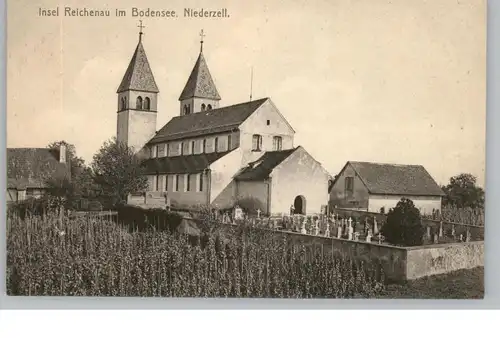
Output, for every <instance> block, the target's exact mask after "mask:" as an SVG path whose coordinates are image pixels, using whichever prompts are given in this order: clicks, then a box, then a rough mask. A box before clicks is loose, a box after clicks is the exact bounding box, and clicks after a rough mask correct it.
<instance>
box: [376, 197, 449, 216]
mask: <svg viewBox="0 0 500 338" xmlns="http://www.w3.org/2000/svg"><path fill="white" fill-rule="evenodd" d="M403 197H406V198H407V199H409V200H412V201H413V203H414V204H415V207H416V208H417V209H419V210H420V213H421V214H425V215H430V214H432V211H433V210H439V211H441V197H440V196H404V195H370V196H369V199H368V211H370V212H380V209H381V208H382V207H383V208H384V209H385V211H386V212H388V211H389V209H391V208H394V207H395V206H396V205H397V204H398V202H399V201H401V199H402V198H403Z"/></svg>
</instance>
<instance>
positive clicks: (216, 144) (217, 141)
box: [214, 137, 219, 152]
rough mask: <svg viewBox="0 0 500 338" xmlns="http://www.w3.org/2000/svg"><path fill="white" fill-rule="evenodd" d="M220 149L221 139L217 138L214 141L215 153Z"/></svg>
mask: <svg viewBox="0 0 500 338" xmlns="http://www.w3.org/2000/svg"><path fill="white" fill-rule="evenodd" d="M218 148H219V138H218V137H216V138H215V140H214V151H215V152H217V150H218Z"/></svg>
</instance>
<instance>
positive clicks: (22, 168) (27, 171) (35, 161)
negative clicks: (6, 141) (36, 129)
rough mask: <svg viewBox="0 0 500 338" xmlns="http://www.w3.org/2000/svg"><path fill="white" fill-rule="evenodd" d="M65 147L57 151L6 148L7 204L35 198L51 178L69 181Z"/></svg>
mask: <svg viewBox="0 0 500 338" xmlns="http://www.w3.org/2000/svg"><path fill="white" fill-rule="evenodd" d="M66 155H67V154H66V146H65V145H61V148H60V149H48V148H7V203H11V202H17V201H22V200H25V199H28V198H39V197H41V196H43V195H44V194H45V192H46V190H47V180H48V179H50V178H52V177H65V176H66V177H68V178H69V177H70V166H69V165H68V164H67V163H66V157H67V156H66Z"/></svg>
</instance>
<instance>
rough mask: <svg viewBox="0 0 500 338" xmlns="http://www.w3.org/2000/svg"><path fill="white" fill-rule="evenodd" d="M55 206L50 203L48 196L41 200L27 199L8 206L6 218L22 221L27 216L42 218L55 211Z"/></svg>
mask: <svg viewBox="0 0 500 338" xmlns="http://www.w3.org/2000/svg"><path fill="white" fill-rule="evenodd" d="M56 210H57V206H56V205H55V204H54V203H51V200H50V198H49V197H48V196H44V197H41V198H28V199H26V200H23V201H18V202H14V203H11V204H9V206H8V209H7V216H8V217H19V218H20V219H21V220H24V219H25V218H26V217H28V216H43V215H45V213H47V212H50V211H56Z"/></svg>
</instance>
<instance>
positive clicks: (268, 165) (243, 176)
mask: <svg viewBox="0 0 500 338" xmlns="http://www.w3.org/2000/svg"><path fill="white" fill-rule="evenodd" d="M296 149H297V148H293V149H288V150H281V151H267V152H265V153H264V154H263V155H262V156H261V157H259V159H258V160H257V161H254V162H251V163H249V164H248V166H247V167H245V168H244V169H243V170H241V171H240V172H239V173H238V175H237V176H236V177H235V179H237V180H241V181H259V180H264V179H266V178H269V175H270V174H271V172H272V171H273V169H274V168H276V166H277V165H278V164H280V163H281V162H283V161H284V160H285V159H286V158H287V157H288V156H290V155H291V154H292V153H293V152H294V151H295V150H296Z"/></svg>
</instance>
